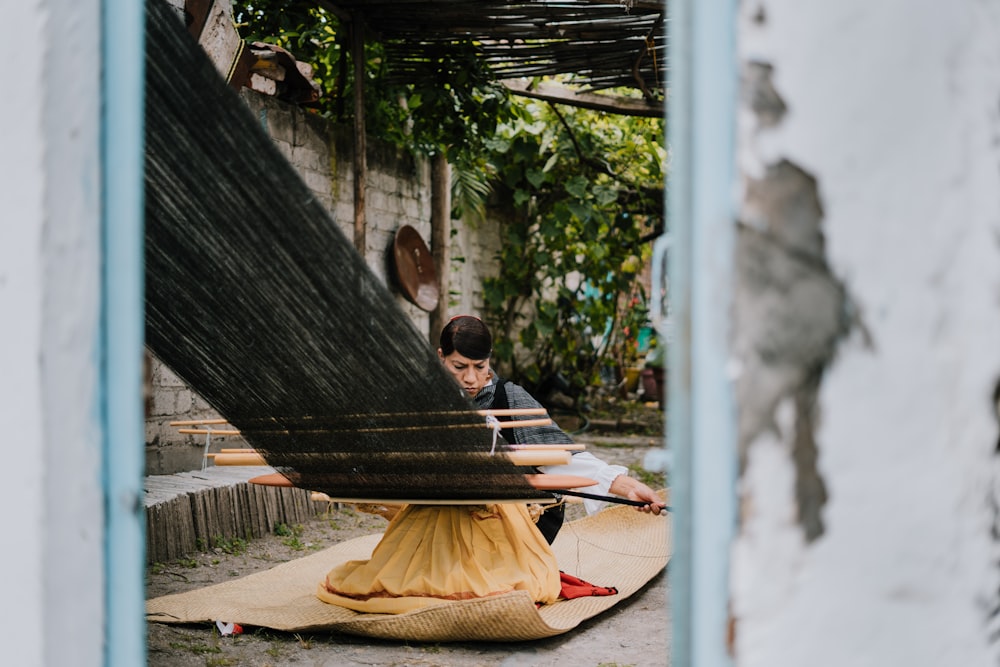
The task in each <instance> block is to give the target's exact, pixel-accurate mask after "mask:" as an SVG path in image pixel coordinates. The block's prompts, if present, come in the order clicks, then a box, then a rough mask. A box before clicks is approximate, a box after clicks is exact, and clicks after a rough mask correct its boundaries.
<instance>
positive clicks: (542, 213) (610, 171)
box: [484, 103, 665, 394]
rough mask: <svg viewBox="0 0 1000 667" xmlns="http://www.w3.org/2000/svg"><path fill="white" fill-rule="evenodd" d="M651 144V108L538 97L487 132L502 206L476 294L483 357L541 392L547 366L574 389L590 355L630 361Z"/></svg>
mask: <svg viewBox="0 0 1000 667" xmlns="http://www.w3.org/2000/svg"><path fill="white" fill-rule="evenodd" d="M662 143H663V123H662V121H660V120H659V119H648V118H630V117H619V116H607V115H604V114H601V113H598V112H593V111H587V110H584V109H569V110H565V111H562V110H560V111H556V110H555V109H554V108H552V107H550V106H547V105H543V104H538V103H530V104H525V105H524V106H523V107H522V108H521V113H520V115H519V117H518V118H517V119H516V120H514V121H513V122H511V123H507V124H505V125H503V126H502V127H501V128H500V131H499V132H498V134H497V136H496V137H495V138H494V139H493V140H492V141H491V142H489V148H490V150H491V153H490V156H489V159H490V161H491V163H492V165H493V168H494V170H495V173H496V174H497V177H498V179H499V187H500V189H501V191H502V193H503V194H504V195H505V199H507V201H509V202H510V210H509V212H508V215H507V216H506V223H505V226H504V228H503V231H502V239H503V242H502V249H501V250H500V252H499V256H498V257H497V261H498V264H499V268H500V273H499V275H498V276H497V277H495V278H492V279H489V280H487V281H486V284H485V285H484V298H485V301H486V310H487V314H488V319H489V320H490V323H491V325H493V328H494V330H495V331H496V333H497V336H496V338H497V340H496V341H495V345H494V353H495V356H496V357H497V359H498V361H500V362H501V363H505V364H507V365H508V366H509V367H510V369H511V371H510V374H511V376H512V377H513V378H514V379H517V380H519V381H521V382H522V384H524V385H525V386H526V387H527V388H528V389H529V390H532V391H535V392H536V393H539V394H544V393H545V388H546V386H548V384H549V383H550V382H551V381H552V380H553V379H554V377H555V376H556V375H557V374H558V375H561V376H562V377H563V378H564V379H566V380H567V381H568V382H569V383H570V385H571V386H572V388H574V389H576V390H577V393H579V391H580V390H582V389H584V388H585V387H587V386H588V385H592V384H595V383H597V382H598V378H599V371H600V367H601V366H602V365H605V364H615V365H618V366H625V365H628V364H630V363H632V362H633V361H634V355H635V345H636V335H637V333H638V330H639V328H640V327H641V326H643V325H644V324H645V323H646V319H647V316H648V311H647V309H646V295H645V292H644V290H643V288H642V286H641V283H640V282H639V280H638V272H639V270H640V269H641V267H642V266H643V265H644V262H645V260H646V259H647V255H648V252H649V247H648V243H647V242H646V240H645V239H646V238H647V237H648V236H650V235H651V233H652V232H653V231H654V229H655V228H656V227H658V226H659V225H660V224H661V220H662V180H663V163H664V160H665V151H664V149H663V147H662ZM513 332H516V333H513Z"/></svg>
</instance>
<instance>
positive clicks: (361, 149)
mask: <svg viewBox="0 0 1000 667" xmlns="http://www.w3.org/2000/svg"><path fill="white" fill-rule="evenodd" d="M351 59H352V60H353V61H354V247H355V249H356V250H357V251H358V252H359V253H361V257H365V228H366V225H365V175H366V172H367V171H368V166H367V147H366V144H365V33H364V25H363V24H362V21H361V15H360V14H358V13H355V14H354V15H353V17H352V21H351Z"/></svg>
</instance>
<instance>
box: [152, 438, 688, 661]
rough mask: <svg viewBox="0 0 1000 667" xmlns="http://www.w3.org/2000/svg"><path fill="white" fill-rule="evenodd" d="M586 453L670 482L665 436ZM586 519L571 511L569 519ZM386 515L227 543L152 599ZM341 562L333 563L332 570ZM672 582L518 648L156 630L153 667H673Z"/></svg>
mask: <svg viewBox="0 0 1000 667" xmlns="http://www.w3.org/2000/svg"><path fill="white" fill-rule="evenodd" d="M576 439H577V440H578V441H580V442H587V443H588V450H589V451H592V452H593V453H594V454H595V455H597V456H599V457H601V458H602V459H604V460H606V461H608V462H609V463H619V464H622V465H626V466H630V467H631V468H632V469H633V471H635V472H634V474H636V475H638V476H640V478H643V479H644V481H647V483H649V484H650V485H651V486H654V487H655V488H658V487H656V485H657V484H659V486H663V485H664V484H663V480H662V478H657V477H656V476H648V474H647V473H645V471H644V470H643V469H642V462H643V459H644V457H645V454H646V453H647V452H648V451H649V449H650V447H651V446H659V445H660V442H661V441H660V440H659V439H657V438H645V437H641V436H630V437H625V436H610V437H609V436H606V435H591V436H590V437H587V436H586V435H578V436H577V438H576ZM579 516H582V508H581V507H580V506H578V505H577V506H573V507H571V508H570V511H569V512H568V518H575V517H579ZM385 525H386V521H385V520H384V519H382V518H381V517H378V516H375V515H371V514H364V513H360V512H357V511H356V510H355V509H354V508H353V506H351V505H340V506H331V507H329V508H328V509H327V511H325V512H323V513H321V514H319V515H318V516H317V517H315V518H314V519H313V520H311V521H310V522H308V523H306V524H304V525H297V526H279V527H278V529H277V530H276V531H275V534H273V535H269V536H267V537H265V538H261V539H257V540H252V541H250V542H245V541H241V540H233V541H231V542H227V543H219V544H216V545H214V546H213V548H212V549H210V550H209V551H207V552H204V553H198V554H195V555H193V556H191V557H190V558H186V559H182V560H178V561H175V562H171V563H157V564H154V565H153V566H151V567H149V568H148V569H147V576H146V587H147V588H146V596H147V598H152V597H156V596H160V595H166V594H169V593H180V592H183V591H187V590H191V589H194V588H200V587H203V586H209V585H212V584H216V583H220V582H222V581H226V580H228V579H231V578H234V577H243V576H246V575H248V574H252V573H254V572H258V571H260V570H264V569H268V568H271V567H273V566H275V565H277V564H279V563H283V562H286V561H289V560H293V559H295V558H300V557H302V556H305V555H308V554H310V553H313V552H314V551H317V550H321V549H325V548H327V547H329V546H332V545H334V544H336V543H338V542H341V541H343V540H348V539H352V538H354V537H358V536H362V535H370V534H372V533H376V532H381V531H382V530H384V528H385ZM332 565H333V564H331V566H332ZM668 588H669V586H668V577H667V575H666V573H661V574H660V575H658V576H657V577H655V578H654V579H653V580H652V581H651V582H650V583H649V584H647V585H646V587H644V588H643V589H641V590H640V591H638V592H637V593H636V594H634V595H633V596H631V597H630V598H628V599H627V600H625V601H623V602H622V603H620V604H618V605H616V606H614V607H612V608H611V609H610V610H608V611H607V612H605V613H603V614H600V615H598V616H596V617H594V618H592V619H590V620H589V621H587V622H585V623H583V624H582V625H580V626H578V627H577V628H575V629H573V630H571V631H570V632H567V633H564V634H562V635H559V636H556V637H552V638H549V639H542V640H535V641H530V642H520V643H505V644H497V643H432V644H428V643H419V642H393V641H383V640H375V639H368V638H363V637H354V636H350V635H342V634H334V633H317V634H290V633H282V632H277V631H273V630H268V629H260V628H258V629H254V628H247V629H246V632H245V633H244V634H242V635H235V636H225V637H223V636H221V635H220V633H219V632H218V631H217V630H216V628H215V626H214V625H208V624H205V625H167V624H161V623H150V624H149V625H148V645H147V649H148V664H149V665H150V666H151V667H159V666H163V667H166V666H171V667H174V666H177V667H222V666H229V665H241V666H242V665H246V666H254V667H265V666H275V667H276V666H278V665H315V666H331V667H332V666H340V665H346V666H355V665H385V666H393V667H409V666H411V665H412V666H414V667H416V666H420V667H437V666H442V667H443V666H456V667H474V666H475V667H478V666H492V665H497V666H502V667H508V666H509V667H515V666H516V667H522V666H527V667H563V666H566V667H628V666H631V667H664V666H666V665H668V664H669V657H668V656H669V648H670V605H669V590H668Z"/></svg>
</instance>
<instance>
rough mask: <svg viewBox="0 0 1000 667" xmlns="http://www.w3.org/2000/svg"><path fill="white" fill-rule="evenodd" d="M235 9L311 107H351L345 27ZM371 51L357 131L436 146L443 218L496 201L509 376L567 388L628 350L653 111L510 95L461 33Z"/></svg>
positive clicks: (322, 18)
mask: <svg viewBox="0 0 1000 667" xmlns="http://www.w3.org/2000/svg"><path fill="white" fill-rule="evenodd" d="M234 14H235V16H236V19H237V21H238V22H239V24H240V26H241V35H242V36H243V37H244V38H245V39H247V40H249V41H252V40H259V41H267V42H271V43H276V44H278V45H280V46H283V47H284V48H287V49H288V50H289V51H291V52H292V53H293V54H294V55H295V57H296V58H297V59H299V60H301V61H305V62H308V63H310V64H311V65H312V66H313V68H314V74H315V77H314V78H315V79H316V80H317V82H318V83H319V84H320V86H321V88H322V90H323V91H324V93H323V96H322V97H321V99H320V101H319V102H318V103H317V104H316V105H315V107H316V111H317V113H321V114H322V115H324V116H325V117H327V118H329V119H331V120H334V121H338V122H343V121H345V120H348V119H349V118H350V117H351V113H352V112H353V104H352V103H351V102H350V100H351V99H352V95H353V88H354V85H355V82H354V80H353V72H354V67H353V64H352V63H351V62H350V43H351V38H350V34H349V30H350V26H349V25H343V24H342V23H341V22H340V21H339V19H337V18H336V17H335V16H334V15H333V14H331V13H328V12H327V11H326V10H324V9H323V8H322V7H318V6H315V5H310V4H308V3H299V2H295V1H294V0H244V2H243V3H242V4H240V3H238V4H237V5H236V6H235V7H234ZM385 48H386V47H385V46H384V45H383V44H380V43H377V42H374V41H373V40H367V43H366V47H365V59H366V67H365V73H366V77H367V79H366V81H364V89H365V95H364V99H365V104H366V108H365V114H366V123H367V130H368V132H369V133H371V134H372V135H374V136H378V137H380V138H382V139H384V140H388V141H392V142H394V143H395V144H397V145H399V146H402V147H405V148H407V149H408V150H410V151H411V152H413V153H414V154H416V155H436V154H444V155H446V156H447V158H448V160H449V162H450V163H451V164H452V174H453V178H452V204H453V210H452V215H453V217H455V218H459V217H464V218H465V219H466V220H477V219H481V218H483V217H484V211H485V205H484V204H485V202H486V200H487V198H488V197H489V195H490V194H491V193H495V195H496V198H497V199H499V200H500V201H502V202H504V203H505V206H506V208H507V210H506V211H505V212H504V213H505V215H504V218H505V223H504V226H503V229H502V238H503V249H502V250H501V251H500V253H499V256H498V257H497V262H498V266H499V271H500V273H499V275H498V276H496V278H493V279H490V280H487V281H486V283H485V284H484V295H485V302H486V303H485V315H486V317H487V319H488V320H489V321H490V324H491V325H493V328H494V330H495V333H496V334H497V335H496V344H495V348H494V352H495V355H496V357H497V359H498V361H499V362H500V363H501V364H502V365H504V366H505V368H506V369H508V371H507V372H508V373H509V375H510V377H511V378H512V379H514V380H517V381H519V382H521V383H522V384H524V385H525V386H526V387H527V388H528V389H529V390H532V391H535V392H536V393H541V392H542V391H543V390H544V387H545V386H546V384H547V383H549V382H551V381H552V380H553V379H554V378H556V377H557V376H560V375H561V376H562V377H563V378H565V379H566V380H568V381H569V383H570V384H571V386H572V387H573V388H574V389H575V390H576V393H580V391H582V390H583V389H584V388H585V387H587V386H589V385H593V384H595V383H596V382H597V381H598V377H599V371H600V368H601V367H602V366H603V365H608V364H614V365H618V366H619V367H621V366H626V365H629V364H630V363H632V362H633V361H634V359H633V358H632V357H634V351H635V342H636V334H637V333H638V330H639V328H640V327H641V326H642V325H643V324H645V318H646V311H645V303H646V295H645V294H644V293H643V290H642V288H641V287H640V285H639V282H638V281H637V273H638V271H639V269H640V268H641V267H642V266H643V264H644V262H645V260H646V258H647V253H648V244H647V243H645V242H644V238H645V237H648V236H650V235H652V233H653V232H654V230H657V229H659V228H661V227H662V205H663V202H662V196H663V179H664V169H665V162H666V151H665V150H664V148H663V138H664V137H663V133H664V126H663V122H662V120H661V119H649V118H638V117H627V116H615V115H608V114H602V113H600V112H595V111H588V110H584V109H574V108H565V107H560V110H559V111H557V110H556V109H555V108H554V107H551V106H549V105H546V104H544V103H540V102H534V101H526V100H525V99H524V98H516V100H515V99H512V98H511V97H510V96H509V94H508V93H507V91H506V89H505V88H504V87H503V86H502V85H500V84H499V83H498V82H496V81H493V80H492V77H491V76H490V73H489V71H488V70H487V68H486V67H485V65H484V64H483V63H482V61H481V60H480V59H479V58H477V56H476V47H475V44H474V43H471V42H461V41H456V43H455V44H452V45H450V46H448V47H444V48H440V47H435V48H436V49H437V50H435V51H431V50H428V51H427V53H426V58H425V59H424V60H423V61H422V62H420V63H412V62H411V63H408V64H407V67H408V68H410V69H409V71H408V72H406V73H405V75H406V76H405V77H404V76H401V74H403V73H401V72H393V71H391V70H390V65H389V62H388V59H387V58H385V57H384V55H385ZM404 80H405V81H406V82H407V83H401V81H404ZM563 109H565V110H563Z"/></svg>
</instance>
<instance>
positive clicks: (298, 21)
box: [233, 0, 511, 162]
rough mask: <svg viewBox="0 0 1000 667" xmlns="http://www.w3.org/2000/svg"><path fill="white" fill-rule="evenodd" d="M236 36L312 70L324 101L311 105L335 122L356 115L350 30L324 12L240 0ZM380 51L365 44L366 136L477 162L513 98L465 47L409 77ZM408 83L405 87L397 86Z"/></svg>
mask: <svg viewBox="0 0 1000 667" xmlns="http://www.w3.org/2000/svg"><path fill="white" fill-rule="evenodd" d="M233 13H234V17H235V19H236V21H237V24H238V25H239V27H240V34H241V36H242V37H243V38H244V39H245V40H247V41H263V42H269V43H271V44H277V45H278V46H281V47H283V48H285V49H287V50H289V51H290V52H291V53H292V54H294V55H295V57H296V59H297V60H300V61H302V62H307V63H309V64H310V65H312V67H313V73H314V77H313V78H314V79H315V80H316V82H317V83H318V84H319V85H320V88H321V89H322V91H323V95H322V97H321V98H320V100H319V102H317V103H316V104H315V105H314V106H315V108H316V110H317V112H318V113H321V114H322V115H323V116H325V117H327V118H329V119H331V120H334V121H338V122H343V121H346V120H349V119H350V118H351V117H352V115H353V109H354V106H353V102H352V100H353V91H354V86H355V83H356V82H355V81H354V66H353V63H351V48H350V44H351V38H350V32H349V31H350V29H351V26H350V25H345V24H342V22H341V21H340V20H339V19H338V18H337V17H336V16H334V15H333V14H332V13H330V12H327V11H326V10H325V9H323V8H322V7H318V6H314V5H311V4H309V3H302V2H296V1H295V0H245V1H244V2H242V3H241V2H238V3H237V4H236V5H235V6H234V7H233ZM384 53H385V46H384V45H383V44H381V43H378V42H375V41H373V40H366V44H365V60H366V63H365V75H366V77H367V79H366V80H365V81H364V82H363V85H364V100H365V120H366V128H367V130H368V132H369V133H371V134H373V135H376V136H378V137H380V138H382V139H384V140H387V141H391V142H393V143H395V144H396V145H398V146H402V147H405V148H407V149H409V150H411V151H413V152H414V153H415V154H418V155H434V154H437V153H440V152H447V153H449V154H454V155H456V156H457V158H456V159H457V160H458V161H459V162H461V161H462V160H464V159H465V156H467V155H474V154H476V152H477V151H478V149H479V147H480V146H481V145H482V143H483V142H484V141H485V140H486V139H489V138H490V137H492V136H493V134H494V133H495V129H496V126H497V124H498V123H499V122H502V121H503V120H504V119H505V118H508V117H509V116H510V113H511V112H510V99H509V96H508V94H507V92H506V89H505V88H503V86H501V85H500V84H499V83H497V82H495V81H493V79H492V77H491V76H490V74H489V71H488V70H487V68H486V66H485V65H484V64H483V63H482V62H481V60H480V59H479V58H477V57H476V50H475V46H474V45H473V44H472V43H470V42H456V43H455V44H453V45H451V46H449V47H447V48H445V49H439V50H437V51H435V52H432V51H428V52H427V53H426V58H425V59H424V61H423V62H420V63H409V64H408V67H409V68H410V70H409V71H407V72H405V73H401V72H394V71H392V70H391V69H390V66H389V61H388V59H387V58H385V57H384ZM404 79H405V80H406V81H407V83H401V81H403V80H404Z"/></svg>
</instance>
